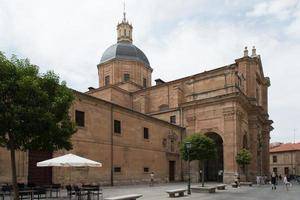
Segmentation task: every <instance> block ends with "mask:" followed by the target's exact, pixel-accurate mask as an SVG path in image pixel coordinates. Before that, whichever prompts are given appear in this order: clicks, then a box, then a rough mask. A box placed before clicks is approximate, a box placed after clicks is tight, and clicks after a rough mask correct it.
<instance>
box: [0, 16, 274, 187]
mask: <svg viewBox="0 0 300 200" xmlns="http://www.w3.org/2000/svg"><path fill="white" fill-rule="evenodd" d="M132 31H133V26H132V25H131V24H130V23H129V22H128V21H127V19H126V16H125V13H124V17H123V19H122V21H121V23H119V24H118V25H117V43H116V44H113V45H112V46H110V47H108V48H107V49H106V50H105V51H104V53H103V55H102V57H101V60H100V63H99V64H98V65H97V70H98V76H99V87H98V88H93V87H90V88H89V90H88V91H87V92H85V93H82V92H78V91H74V93H75V96H76V99H75V101H74V103H73V105H72V108H71V109H70V115H71V116H72V119H73V120H74V121H75V122H76V124H77V129H78V130H77V132H76V133H75V134H74V135H73V137H72V142H73V150H72V151H71V152H72V153H74V154H76V155H79V156H83V157H86V158H89V159H92V160H95V161H99V162H101V163H102V167H101V168H84V167H81V168H73V169H65V168H58V167H53V168H38V167H36V162H38V161H41V160H45V159H49V158H52V157H55V156H58V155H62V154H66V153H68V152H67V151H59V152H52V153H45V152H35V151H28V152H17V155H16V158H17V176H18V181H19V182H25V183H27V182H30V183H37V184H49V183H62V184H66V183H78V182H80V183H99V184H103V185H116V184H134V183H142V182H147V181H149V177H150V173H151V172H154V174H155V180H156V181H158V182H171V181H181V180H184V179H186V177H187V164H186V163H185V162H184V161H182V160H181V159H180V157H179V145H180V143H181V141H182V140H183V139H184V138H185V137H186V136H188V135H190V134H194V133H199V134H205V135H207V136H208V137H210V138H212V139H213V140H214V141H215V142H216V144H217V158H216V159H212V160H208V161H206V168H205V171H206V174H205V179H206V180H208V181H217V180H219V179H218V172H219V171H221V170H222V172H223V181H224V182H226V183H229V182H232V181H233V179H234V175H235V174H236V173H238V172H239V173H240V171H241V169H240V168H239V166H238V165H237V164H236V162H235V156H236V155H237V152H238V151H239V150H240V149H242V148H247V149H249V150H250V152H251V153H252V155H253V159H252V162H251V164H250V165H249V166H248V167H247V168H248V169H247V171H248V174H249V175H248V177H249V178H250V179H254V178H255V177H256V175H260V174H269V139H270V131H271V130H272V126H271V124H272V120H270V119H269V115H268V87H269V86H270V80H269V78H268V77H265V75H264V72H263V67H262V62H261V57H260V56H259V55H257V54H256V49H255V48H254V47H253V49H252V51H251V54H249V52H248V49H247V48H245V50H244V52H243V56H242V57H240V58H237V59H235V60H234V62H233V63H231V64H228V65H224V66H222V67H218V68H215V69H213V70H210V71H204V72H199V73H198V74H194V75H191V76H188V77H183V78H180V79H177V80H172V81H168V82H165V81H163V80H161V79H156V80H155V85H152V82H153V81H152V72H153V70H154V68H152V66H151V65H150V62H149V60H148V58H147V57H146V55H145V54H144V53H143V51H142V50H140V49H139V48H138V47H137V46H135V45H134V44H133V38H132ZM175 59H176V58H175ZM199 64H200V63H199ZM87 78H88V77H87ZM9 156H10V154H9V152H7V151H6V150H5V149H0V180H1V182H11V181H10V180H11V178H10V177H11V176H10V174H11V172H10V162H8V161H9V159H10V157H9ZM198 167H199V165H198V162H196V161H193V162H192V168H191V170H192V171H191V177H192V181H197V180H198V179H199V176H200V175H199V174H198V171H199V170H198Z"/></svg>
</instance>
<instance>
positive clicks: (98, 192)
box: [91, 185, 103, 200]
mask: <svg viewBox="0 0 300 200" xmlns="http://www.w3.org/2000/svg"><path fill="white" fill-rule="evenodd" d="M92 187H94V188H95V189H94V190H92V192H91V195H92V196H97V200H99V197H100V196H101V199H102V198H103V193H102V189H101V188H100V186H99V185H93V186H92Z"/></svg>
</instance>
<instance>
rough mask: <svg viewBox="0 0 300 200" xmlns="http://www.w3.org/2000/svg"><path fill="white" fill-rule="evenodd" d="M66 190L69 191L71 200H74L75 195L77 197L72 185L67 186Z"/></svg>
mask: <svg viewBox="0 0 300 200" xmlns="http://www.w3.org/2000/svg"><path fill="white" fill-rule="evenodd" d="M66 189H67V194H68V197H69V198H70V199H72V196H73V195H76V193H75V191H73V188H72V186H71V185H66Z"/></svg>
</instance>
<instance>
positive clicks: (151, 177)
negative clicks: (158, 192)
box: [150, 172, 154, 186]
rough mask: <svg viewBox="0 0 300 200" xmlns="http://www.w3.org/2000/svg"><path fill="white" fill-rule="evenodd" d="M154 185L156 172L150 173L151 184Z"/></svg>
mask: <svg viewBox="0 0 300 200" xmlns="http://www.w3.org/2000/svg"><path fill="white" fill-rule="evenodd" d="M153 185H154V172H151V173H150V186H153Z"/></svg>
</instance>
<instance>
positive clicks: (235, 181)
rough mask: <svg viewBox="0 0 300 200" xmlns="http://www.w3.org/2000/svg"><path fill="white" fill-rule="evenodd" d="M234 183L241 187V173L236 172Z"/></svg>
mask: <svg viewBox="0 0 300 200" xmlns="http://www.w3.org/2000/svg"><path fill="white" fill-rule="evenodd" d="M234 183H235V184H236V187H237V188H239V187H240V177H239V174H238V173H236V174H235V177H234Z"/></svg>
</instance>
